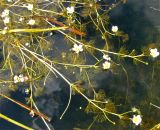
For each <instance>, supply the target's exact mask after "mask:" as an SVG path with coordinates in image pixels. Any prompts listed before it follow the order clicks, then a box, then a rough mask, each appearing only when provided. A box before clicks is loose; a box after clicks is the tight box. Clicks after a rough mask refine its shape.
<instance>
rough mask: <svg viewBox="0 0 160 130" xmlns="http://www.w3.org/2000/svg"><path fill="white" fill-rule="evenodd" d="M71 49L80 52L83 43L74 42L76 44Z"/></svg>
mask: <svg viewBox="0 0 160 130" xmlns="http://www.w3.org/2000/svg"><path fill="white" fill-rule="evenodd" d="M71 50H72V51H74V52H75V53H77V54H78V53H79V52H82V51H83V45H81V44H80V45H77V44H74V46H73V48H72V49H71Z"/></svg>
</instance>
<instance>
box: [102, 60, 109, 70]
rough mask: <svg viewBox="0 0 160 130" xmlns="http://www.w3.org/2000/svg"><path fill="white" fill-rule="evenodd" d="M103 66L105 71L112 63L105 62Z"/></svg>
mask: <svg viewBox="0 0 160 130" xmlns="http://www.w3.org/2000/svg"><path fill="white" fill-rule="evenodd" d="M102 65H103V69H105V70H106V69H109V68H110V67H111V63H110V62H108V61H105V62H104V63H103V64H102Z"/></svg>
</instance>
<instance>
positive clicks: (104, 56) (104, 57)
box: [103, 55, 111, 61]
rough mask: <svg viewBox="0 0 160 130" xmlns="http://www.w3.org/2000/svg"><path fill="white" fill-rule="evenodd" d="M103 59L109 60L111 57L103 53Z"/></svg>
mask: <svg viewBox="0 0 160 130" xmlns="http://www.w3.org/2000/svg"><path fill="white" fill-rule="evenodd" d="M103 59H105V60H107V61H110V60H111V57H109V56H108V55H103Z"/></svg>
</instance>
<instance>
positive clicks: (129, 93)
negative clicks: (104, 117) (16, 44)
mask: <svg viewBox="0 0 160 130" xmlns="http://www.w3.org/2000/svg"><path fill="white" fill-rule="evenodd" d="M158 9H159V10H158ZM110 16H111V22H112V23H113V25H118V27H119V28H120V29H121V30H123V31H124V32H125V33H127V34H128V35H129V41H128V42H127V43H125V44H126V47H127V48H128V49H129V50H132V49H139V51H140V48H142V47H143V46H145V45H148V44H150V43H157V44H160V35H159V34H160V33H159V30H160V17H159V16H160V1H159V0H128V3H127V4H124V5H120V6H119V7H117V8H116V9H114V10H113V11H112V12H111V14H110ZM55 39H56V37H54V36H53V41H54V40H55ZM56 40H57V39H56ZM61 40H62V39H61ZM61 40H59V41H60V42H62V41H63V40H62V41H61ZM149 60H150V63H151V65H148V66H146V65H142V64H140V65H138V66H136V65H133V64H132V63H131V62H130V61H126V63H125V64H124V66H125V69H126V70H127V72H128V81H127V79H126V76H125V74H124V73H123V72H120V74H118V75H117V74H114V73H112V72H111V73H110V74H107V76H106V73H105V72H104V73H103V74H102V76H101V77H97V79H95V80H96V81H97V84H98V86H99V88H101V89H104V90H105V92H106V94H107V96H108V97H111V98H112V99H114V101H115V104H116V105H117V106H118V111H119V112H123V111H128V110H129V109H128V108H130V109H131V107H137V108H138V109H140V110H141V113H142V115H144V116H143V118H144V120H143V121H144V124H145V125H144V126H143V127H140V126H137V127H135V126H133V125H132V124H128V125H126V124H125V123H124V122H120V121H118V119H115V120H116V121H117V122H118V123H117V125H115V126H114V125H112V124H110V123H108V122H107V123H102V124H99V123H95V124H94V125H93V127H92V128H91V130H141V129H142V130H149V129H150V128H151V127H153V126H154V125H155V124H157V123H158V122H160V118H159V117H160V110H159V109H157V108H154V107H152V106H150V103H151V102H152V103H154V104H157V105H159V106H160V100H159V98H160V89H159V83H160V82H159V77H160V73H159V72H160V69H159V68H160V67H159V68H158V67H153V64H152V62H153V60H152V59H149ZM156 60H159V59H156ZM153 71H154V74H153ZM151 77H152V78H151ZM46 86H47V87H46V93H45V94H44V96H43V97H41V98H38V99H37V105H38V106H39V108H40V110H41V111H43V112H44V113H46V114H47V115H48V116H50V117H52V121H51V125H52V128H51V129H52V130H87V128H88V126H89V125H90V124H91V123H92V121H93V117H92V115H90V114H89V115H87V114H85V113H84V112H83V108H84V106H85V105H86V101H85V100H84V99H83V98H82V97H81V96H79V95H74V96H73V97H72V102H71V106H70V107H69V110H68V111H67V113H66V114H65V116H64V118H63V119H62V120H59V119H58V117H59V115H60V114H61V113H62V111H63V110H64V108H65V106H66V104H65V102H67V101H68V94H67V92H68V91H69V90H68V89H67V85H66V84H65V83H64V82H63V81H61V80H60V79H55V78H52V77H50V80H49V82H48V84H47V85H46ZM52 86H54V89H53V87H52ZM55 86H56V87H55ZM62 88H65V89H62ZM19 91H21V90H19ZM19 91H18V92H16V93H13V94H12V97H13V98H14V99H18V100H19V101H21V102H24V93H23V90H22V91H21V93H19ZM1 102H2V105H1V106H0V111H1V112H2V113H4V114H5V115H8V116H9V117H11V118H13V119H15V120H17V121H21V122H22V123H23V124H26V125H28V126H32V127H34V128H35V129H36V130H47V128H46V127H45V126H44V125H43V123H42V122H41V121H40V119H39V118H37V117H35V118H34V121H32V120H33V118H32V117H30V116H29V114H28V111H24V109H22V108H20V107H19V106H17V105H15V104H13V103H11V102H10V101H6V100H1ZM123 106H124V107H123ZM80 107H82V109H79V108H80ZM31 121H32V122H31ZM80 128H81V129H80ZM0 130H21V128H19V127H17V126H15V125H13V124H11V123H8V122H6V121H4V120H2V119H0Z"/></svg>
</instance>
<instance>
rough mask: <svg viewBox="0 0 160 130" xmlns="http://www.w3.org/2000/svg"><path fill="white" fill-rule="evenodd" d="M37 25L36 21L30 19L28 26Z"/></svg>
mask: <svg viewBox="0 0 160 130" xmlns="http://www.w3.org/2000/svg"><path fill="white" fill-rule="evenodd" d="M35 23H36V21H35V20H34V19H30V20H29V21H28V23H27V24H28V25H34V24H35Z"/></svg>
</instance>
